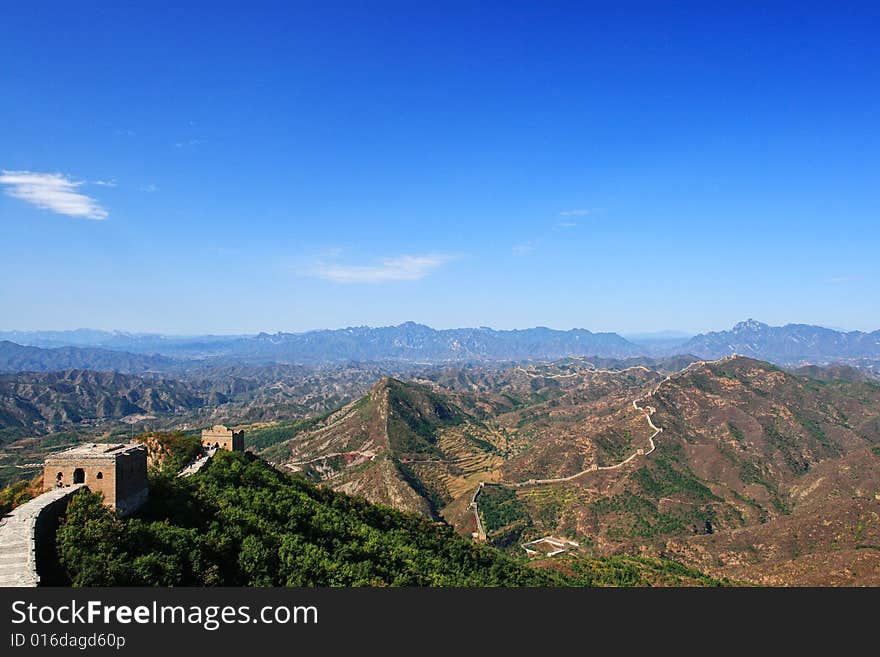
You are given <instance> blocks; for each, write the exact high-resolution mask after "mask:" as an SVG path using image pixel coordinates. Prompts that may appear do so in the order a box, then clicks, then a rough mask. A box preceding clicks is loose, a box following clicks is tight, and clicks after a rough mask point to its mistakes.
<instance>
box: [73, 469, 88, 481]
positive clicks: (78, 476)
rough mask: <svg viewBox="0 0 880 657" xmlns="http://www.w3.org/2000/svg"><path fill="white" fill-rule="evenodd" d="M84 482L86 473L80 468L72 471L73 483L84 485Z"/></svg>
mask: <svg viewBox="0 0 880 657" xmlns="http://www.w3.org/2000/svg"><path fill="white" fill-rule="evenodd" d="M85 482H86V473H85V471H84V470H83V469H82V468H77V469H76V470H74V471H73V483H75V484H84V483H85Z"/></svg>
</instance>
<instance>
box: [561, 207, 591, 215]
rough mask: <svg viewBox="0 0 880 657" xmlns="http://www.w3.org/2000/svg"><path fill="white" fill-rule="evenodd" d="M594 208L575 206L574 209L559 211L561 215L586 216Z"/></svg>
mask: <svg viewBox="0 0 880 657" xmlns="http://www.w3.org/2000/svg"><path fill="white" fill-rule="evenodd" d="M590 212H592V210H587V209H586V208H575V209H574V210H563V211H562V212H560V213H559V216H560V217H586V216H587V215H588V214H590Z"/></svg>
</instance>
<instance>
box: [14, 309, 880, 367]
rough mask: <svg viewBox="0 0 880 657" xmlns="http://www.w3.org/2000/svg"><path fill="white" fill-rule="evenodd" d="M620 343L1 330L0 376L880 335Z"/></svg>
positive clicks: (747, 347) (741, 335)
mask: <svg viewBox="0 0 880 657" xmlns="http://www.w3.org/2000/svg"><path fill="white" fill-rule="evenodd" d="M634 339H635V340H636V341H631V340H627V339H625V338H623V337H621V336H620V335H618V334H616V333H593V332H591V331H588V330H586V329H572V330H568V331H559V330H554V329H549V328H544V327H537V328H530V329H522V330H505V331H502V330H495V329H491V328H485V327H483V328H461V329H442V330H437V329H432V328H430V327H428V326H424V325H422V324H416V323H414V322H406V323H404V324H400V325H398V326H385V327H378V328H371V327H367V326H360V327H351V328H345V329H335V330H319V331H309V332H306V333H274V334H269V333H260V334H258V335H248V336H240V335H237V336H215V335H208V336H189V337H185V336H164V335H155V334H131V333H118V332H116V333H110V332H104V331H93V330H88V329H79V330H76V331H35V332H21V331H7V332H0V340H6V342H2V343H0V371H27V370H35V371H46V370H58V369H68V368H88V369H99V370H117V371H122V372H145V371H164V372H168V371H171V370H174V369H178V370H180V369H188V368H189V367H191V366H192V362H191V361H193V360H194V359H198V360H200V361H201V362H204V361H205V359H217V360H218V361H219V360H221V359H223V360H224V361H225V362H233V363H234V362H239V363H240V362H246V363H256V364H263V363H287V364H300V365H322V364H328V363H345V362H379V361H404V362H415V363H446V362H449V363H455V362H459V363H460V362H474V363H478V362H483V363H485V362H492V361H495V362H501V361H526V360H557V359H560V358H567V357H579V356H589V357H598V358H635V357H639V356H671V355H676V354H692V355H694V356H697V357H699V358H704V359H716V358H720V357H722V356H726V355H729V354H731V353H737V354H742V355H746V356H750V357H753V358H758V359H761V360H766V361H769V362H773V363H777V364H781V365H803V364H808V363H831V362H843V361H854V360H868V361H874V360H878V361H880V331H874V332H873V333H863V332H860V331H849V332H844V331H836V330H833V329H827V328H822V327H819V326H809V325H805V324H788V325H786V326H780V327H776V326H768V325H767V324H763V323H761V322H757V321H755V320H751V319H750V320H748V321H746V322H740V323H739V324H737V325H736V326H734V327H733V328H732V329H731V330H729V331H716V332H711V333H704V334H701V335H697V336H695V337H692V338H690V339H684V338H682V337H680V336H679V337H668V336H666V335H664V336H662V339H661V338H659V337H654V338H653V339H647V340H646V339H644V338H643V339H638V338H634Z"/></svg>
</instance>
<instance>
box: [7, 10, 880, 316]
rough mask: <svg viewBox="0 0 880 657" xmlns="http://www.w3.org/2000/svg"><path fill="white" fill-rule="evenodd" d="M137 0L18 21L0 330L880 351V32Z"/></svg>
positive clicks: (836, 20)
mask: <svg viewBox="0 0 880 657" xmlns="http://www.w3.org/2000/svg"><path fill="white" fill-rule="evenodd" d="M121 4H122V3H103V4H99V3H90V2H85V3H67V2H58V3H51V2H49V3H12V4H9V5H8V6H5V7H4V9H3V10H2V20H0V98H2V99H3V102H2V103H0V171H2V173H0V190H2V193H0V227H2V236H3V239H2V241H0V280H2V285H0V308H2V318H0V329H64V328H75V327H82V326H88V327H94V328H104V329H122V330H133V331H160V332H167V333H201V332H212V333H236V332H256V331H261V330H265V331H269V332H274V331H278V330H285V331H301V330H307V329H312V328H325V327H326V328H333V327H341V326H347V325H361V324H369V325H386V324H396V323H399V322H402V321H406V320H414V321H419V322H423V323H426V324H429V325H431V326H435V327H438V328H445V327H453V326H479V325H487V326H493V327H498V328H514V327H527V326H535V325H544V326H551V327H555V328H572V327H583V328H588V329H591V330H614V331H618V332H623V333H626V332H646V331H654V330H661V329H681V330H686V331H702V330H712V329H721V328H726V327H729V326H730V325H732V324H733V323H734V322H736V321H739V320H742V319H745V318H747V317H755V318H757V319H760V320H762V321H766V322H769V323H771V324H784V323H787V322H806V323H817V324H822V325H826V326H833V327H842V328H848V329H862V330H874V329H877V328H880V293H878V289H880V285H878V284H880V264H878V263H880V258H878V247H880V228H878V221H877V219H878V210H880V202H878V191H877V190H878V189H880V175H878V174H880V113H878V109H880V73H878V62H880V45H878V44H880V40H878V39H877V38H876V35H877V34H878V33H880V14H878V12H880V10H878V9H877V8H876V6H875V8H871V5H868V4H866V5H864V6H863V7H860V6H858V5H848V7H847V8H846V9H843V8H837V9H833V10H830V9H827V8H826V9H823V8H822V6H821V5H819V4H817V5H815V8H811V6H810V5H809V4H808V3H797V4H796V5H790V6H786V5H784V4H777V3H767V7H768V8H763V9H760V10H758V9H754V10H744V9H742V8H738V5H743V4H749V3H735V4H733V3H732V4H730V5H727V6H726V7H725V6H724V5H722V4H720V3H695V4H693V5H692V6H690V7H688V6H686V5H684V4H679V3H677V4H676V5H675V7H674V8H672V7H670V6H665V7H662V8H661V7H660V3H651V4H640V3H621V2H614V3H601V4H589V3H573V4H564V3H522V4H518V3H498V4H494V5H492V4H483V3H481V4H480V7H479V8H476V7H469V6H468V4H475V3H468V4H464V3H462V4H454V3H438V4H437V5H436V7H435V8H434V9H426V8H424V7H422V6H421V5H422V4H428V3H418V4H417V3H378V2H374V3H369V4H370V7H369V8H364V7H363V5H364V3H352V4H350V5H345V4H333V3H303V4H300V5H295V4H294V3H284V4H281V3H279V4H274V5H273V4H267V3H261V2H251V3H246V4H245V3H241V4H240V5H239V6H238V7H233V6H232V5H228V6H226V5H223V4H222V3H219V4H218V3H211V4H210V5H205V6H203V7H198V6H194V7H193V8H190V9H187V10H182V9H179V8H174V7H173V6H172V5H168V6H166V7H162V6H161V3H141V4H142V5H144V7H143V8H140V9H137V8H134V9H132V8H128V7H126V8H120V7H117V5H121ZM663 4H664V5H666V4H668V3H663ZM825 4H826V6H831V5H829V4H828V3H825ZM29 5H36V6H29ZM147 5H149V7H148V8H147V7H146V6H147ZM319 5H320V9H319V8H318V6H319ZM441 5H442V7H441ZM548 5H552V7H548Z"/></svg>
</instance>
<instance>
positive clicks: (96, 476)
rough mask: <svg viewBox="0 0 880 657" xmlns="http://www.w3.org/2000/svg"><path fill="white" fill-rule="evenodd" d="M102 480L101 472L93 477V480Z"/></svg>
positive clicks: (102, 474)
mask: <svg viewBox="0 0 880 657" xmlns="http://www.w3.org/2000/svg"><path fill="white" fill-rule="evenodd" d="M103 478H104V473H103V472H99V473H98V474H96V475H95V479H103Z"/></svg>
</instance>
